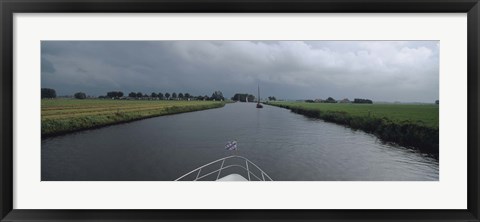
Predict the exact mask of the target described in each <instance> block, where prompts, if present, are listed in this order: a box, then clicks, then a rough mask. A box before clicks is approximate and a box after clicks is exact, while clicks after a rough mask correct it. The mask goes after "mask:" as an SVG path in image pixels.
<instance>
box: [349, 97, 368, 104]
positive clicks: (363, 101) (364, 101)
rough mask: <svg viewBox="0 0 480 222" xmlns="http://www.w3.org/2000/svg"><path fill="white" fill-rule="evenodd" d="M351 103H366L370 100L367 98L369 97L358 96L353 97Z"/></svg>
mask: <svg viewBox="0 0 480 222" xmlns="http://www.w3.org/2000/svg"><path fill="white" fill-rule="evenodd" d="M353 103H366V104H372V103H373V102H372V100H369V99H358V98H355V99H354V100H353Z"/></svg>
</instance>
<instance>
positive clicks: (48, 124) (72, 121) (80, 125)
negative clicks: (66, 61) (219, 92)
mask: <svg viewBox="0 0 480 222" xmlns="http://www.w3.org/2000/svg"><path fill="white" fill-rule="evenodd" d="M225 104H227V103H226V102H219V103H212V104H201V105H190V106H175V105H174V106H171V107H167V108H165V109H158V110H154V111H153V113H152V111H151V110H149V111H148V112H143V113H142V112H116V113H112V114H110V115H97V116H83V117H78V118H69V119H61V120H41V128H42V129H41V139H42V140H43V139H47V138H51V137H56V136H62V135H66V134H70V133H74V132H80V131H84V130H91V129H98V128H102V127H107V126H113V125H117V124H124V123H130V122H134V121H138V120H144V119H149V118H153V117H159V116H167V115H176V114H181V113H188V112H196V111H202V110H208V109H216V108H222V107H224V106H225ZM52 128H53V129H52ZM47 129H48V131H47Z"/></svg>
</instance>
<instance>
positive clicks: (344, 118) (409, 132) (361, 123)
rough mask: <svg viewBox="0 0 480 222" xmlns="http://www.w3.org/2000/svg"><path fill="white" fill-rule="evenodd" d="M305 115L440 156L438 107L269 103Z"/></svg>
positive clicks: (420, 105) (426, 105) (424, 105)
mask: <svg viewBox="0 0 480 222" xmlns="http://www.w3.org/2000/svg"><path fill="white" fill-rule="evenodd" d="M269 104H270V105H274V106H279V107H283V108H287V109H290V110H291V111H292V112H295V113H299V114H303V115H305V116H309V117H314V118H320V119H323V120H325V121H328V122H334V123H338V124H342V125H346V126H349V127H352V128H354V129H361V130H363V131H366V132H368V133H373V134H375V135H377V136H378V137H379V138H381V139H382V140H384V141H388V142H395V143H398V144H400V145H403V146H407V147H412V148H415V149H418V150H420V151H422V152H425V153H429V154H432V155H434V156H437V157H438V141H439V139H438V136H439V133H438V105H433V104H432V105H429V104H351V103H348V104H343V103H305V102H273V103H272V102H270V103H269Z"/></svg>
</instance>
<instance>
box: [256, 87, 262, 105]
mask: <svg viewBox="0 0 480 222" xmlns="http://www.w3.org/2000/svg"><path fill="white" fill-rule="evenodd" d="M257 108H258V109H261V108H263V106H262V104H260V85H258V99H257Z"/></svg>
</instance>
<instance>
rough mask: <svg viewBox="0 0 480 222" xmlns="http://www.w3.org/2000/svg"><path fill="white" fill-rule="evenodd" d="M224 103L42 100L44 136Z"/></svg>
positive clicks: (219, 105) (200, 108) (210, 107)
mask: <svg viewBox="0 0 480 222" xmlns="http://www.w3.org/2000/svg"><path fill="white" fill-rule="evenodd" d="M224 105H225V103H224V102H214V101H158V100H152V101H148V100H103V99H85V100H77V99H42V114H41V115H42V137H46V136H52V135H58V134H64V133H68V132H73V131H78V130H83V129H91V128H96V127H101V126H106V125H112V124H116V123H124V122H130V121H133V120H139V119H145V118H149V117H154V116H162V115H169V114H177V113H184V112H192V111H198V110H204V109H212V108H219V107H223V106H224Z"/></svg>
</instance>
